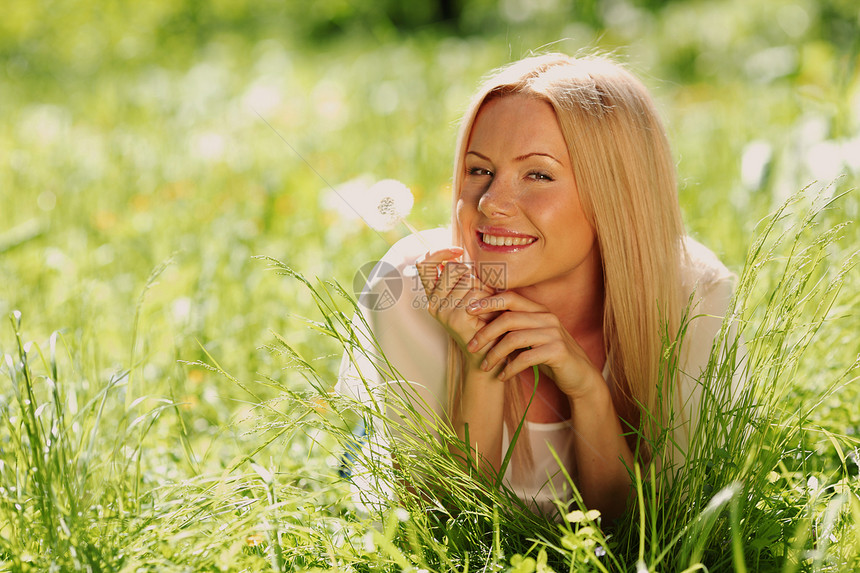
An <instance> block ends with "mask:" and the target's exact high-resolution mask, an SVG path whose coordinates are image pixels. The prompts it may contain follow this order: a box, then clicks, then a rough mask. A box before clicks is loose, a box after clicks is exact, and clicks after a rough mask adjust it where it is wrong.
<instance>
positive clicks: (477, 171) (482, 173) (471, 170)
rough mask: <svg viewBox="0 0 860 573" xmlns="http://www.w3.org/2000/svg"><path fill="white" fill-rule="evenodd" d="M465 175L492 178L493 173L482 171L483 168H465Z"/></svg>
mask: <svg viewBox="0 0 860 573" xmlns="http://www.w3.org/2000/svg"><path fill="white" fill-rule="evenodd" d="M466 175H475V176H477V177H483V176H489V177H492V176H493V172H492V171H490V170H489V169H484V168H483V167H467V168H466Z"/></svg>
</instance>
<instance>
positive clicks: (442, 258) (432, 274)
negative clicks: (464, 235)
mask: <svg viewBox="0 0 860 573" xmlns="http://www.w3.org/2000/svg"><path fill="white" fill-rule="evenodd" d="M463 253H464V250H463V248H462V247H453V246H452V247H446V248H444V249H439V250H437V251H428V252H427V253H426V254H425V255H424V256H423V257H421V258H420V259H418V260H417V261H416V262H415V266H416V268H417V269H418V277H419V278H420V279H421V284H422V285H423V286H424V290H425V291H429V290H430V289H431V288H432V287H433V284H434V283H435V282H436V280H437V279H438V278H439V265H444V263H446V262H448V261H452V260H455V259H457V258H459V257H461V256H462V255H463Z"/></svg>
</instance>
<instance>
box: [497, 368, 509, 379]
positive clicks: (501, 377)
mask: <svg viewBox="0 0 860 573" xmlns="http://www.w3.org/2000/svg"><path fill="white" fill-rule="evenodd" d="M505 378H507V375H506V374H505V371H504V370H502V371H501V372H499V380H504V379H505Z"/></svg>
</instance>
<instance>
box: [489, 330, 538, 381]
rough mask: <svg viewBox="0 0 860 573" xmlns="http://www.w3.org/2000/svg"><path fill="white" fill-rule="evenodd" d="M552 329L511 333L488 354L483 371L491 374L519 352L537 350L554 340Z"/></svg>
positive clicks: (500, 340) (499, 341)
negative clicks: (506, 359)
mask: <svg viewBox="0 0 860 573" xmlns="http://www.w3.org/2000/svg"><path fill="white" fill-rule="evenodd" d="M552 335H553V333H552V332H551V330H550V329H537V330H517V331H514V332H509V333H507V334H506V335H504V336H503V337H502V338H500V339H499V340H498V342H496V344H495V345H494V346H493V347H492V348H491V349H490V350H489V352H487V355H486V356H485V357H484V361H483V362H482V363H481V369H482V370H485V371H487V372H489V371H490V370H492V369H493V368H495V367H496V366H497V365H498V364H499V363H501V362H502V361H504V360H505V358H507V357H509V356H510V355H511V354H512V353H514V352H516V351H517V350H522V349H528V348H537V347H540V346H543V345H544V344H546V343H547V342H550V341H551V340H552Z"/></svg>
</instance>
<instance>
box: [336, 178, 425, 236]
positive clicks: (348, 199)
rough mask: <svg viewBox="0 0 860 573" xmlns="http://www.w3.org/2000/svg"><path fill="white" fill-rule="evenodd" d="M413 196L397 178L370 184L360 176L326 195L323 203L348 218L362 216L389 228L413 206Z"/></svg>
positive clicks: (383, 228) (375, 226) (378, 226)
mask: <svg viewBox="0 0 860 573" xmlns="http://www.w3.org/2000/svg"><path fill="white" fill-rule="evenodd" d="M413 203H414V199H413V198H412V192H411V191H410V190H409V188H408V187H407V186H406V185H404V184H403V183H401V182H400V181H397V180H395V179H383V180H382V181H378V182H377V183H375V184H373V185H371V186H368V178H367V176H361V177H358V178H356V179H353V180H352V181H348V182H346V183H344V184H343V185H339V186H338V187H337V189H334V190H333V193H327V194H326V195H325V196H324V197H323V206H325V207H327V208H330V209H335V210H337V211H338V212H339V213H340V214H341V215H342V216H344V217H346V218H350V219H352V218H361V219H362V220H363V221H364V222H365V223H367V224H368V225H369V226H370V227H371V228H373V229H375V230H377V231H388V230H391V229H393V228H394V226H395V225H397V223H400V222H405V221H404V219H405V218H406V216H407V215H409V212H410V211H411V210H412V205H413Z"/></svg>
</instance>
